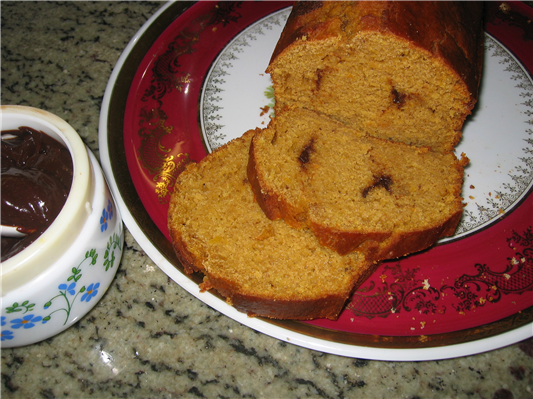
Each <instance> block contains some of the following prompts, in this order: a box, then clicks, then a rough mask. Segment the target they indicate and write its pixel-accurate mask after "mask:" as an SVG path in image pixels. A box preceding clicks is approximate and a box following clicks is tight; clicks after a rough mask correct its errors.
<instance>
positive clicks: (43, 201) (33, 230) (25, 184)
mask: <svg viewBox="0 0 533 399" xmlns="http://www.w3.org/2000/svg"><path fill="white" fill-rule="evenodd" d="M12 136H15V137H12ZM7 137H12V138H7ZM1 169H2V188H1V190H2V191H1V198H2V208H1V212H2V216H1V219H2V224H3V225H7V226H19V227H20V231H21V232H23V233H26V234H27V235H26V236H25V237H23V238H10V237H2V261H4V260H6V259H9V258H10V257H12V256H14V255H16V254H17V253H19V252H20V251H22V250H23V249H24V248H26V247H27V246H28V245H30V244H31V243H32V242H34V241H35V240H36V239H37V238H38V237H39V236H40V235H41V234H42V233H43V232H44V231H45V230H46V229H47V228H48V226H50V224H52V222H53V221H54V219H55V218H56V217H57V215H58V214H59V212H60V211H61V209H62V208H63V205H64V204H65V202H66V200H67V196H68V193H69V191H70V186H71V184H72V158H71V156H70V152H69V150H68V149H67V148H66V147H65V146H64V145H63V144H61V143H60V142H58V141H57V140H55V139H53V138H52V137H50V136H48V135H47V134H46V133H44V132H41V131H37V130H35V129H32V128H29V127H20V128H19V129H18V130H5V131H2V164H1Z"/></svg>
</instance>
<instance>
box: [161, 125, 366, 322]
mask: <svg viewBox="0 0 533 399" xmlns="http://www.w3.org/2000/svg"><path fill="white" fill-rule="evenodd" d="M254 133H255V131H253V130H252V131H249V132H247V133H245V134H244V136H242V137H241V138H238V139H235V140H234V141H231V142H230V143H228V144H226V145H224V146H222V147H220V148H219V149H217V150H216V151H215V152H213V153H211V154H209V155H208V156H207V157H206V158H204V159H203V160H202V161H201V162H199V163H198V164H190V165H188V167H187V168H186V170H185V171H184V172H182V173H181V174H180V176H179V177H178V181H177V183H176V185H175V189H174V192H173V194H172V197H171V202H170V207H169V212H168V228H169V231H170V235H171V239H172V244H173V246H174V248H175V251H176V254H177V256H178V258H179V260H180V262H181V263H182V265H183V266H184V268H185V270H186V272H188V273H192V272H198V271H199V272H202V273H203V274H204V275H205V277H204V283H203V284H202V288H203V289H211V288H213V289H215V290H216V291H218V292H219V293H220V294H221V295H222V296H224V297H225V298H226V300H227V302H228V303H229V304H231V305H233V306H234V307H235V308H236V309H238V310H240V311H242V312H245V313H248V314H249V315H251V316H264V317H269V318H276V319H299V320H308V319H316V318H329V319H336V318H337V317H338V315H339V313H340V312H341V311H342V309H343V307H344V304H345V302H346V300H347V299H348V298H349V296H350V294H351V293H352V291H353V290H354V289H355V287H357V286H358V285H359V284H361V283H362V282H363V281H364V280H365V279H366V278H367V277H368V276H369V275H370V274H371V273H372V272H373V271H374V269H375V267H376V264H375V263H372V262H369V261H367V260H366V259H365V257H364V256H363V255H361V254H359V253H354V254H350V255H347V256H340V255H339V254H337V253H336V252H335V251H333V250H331V249H329V248H326V247H323V246H321V245H320V244H319V243H318V241H317V239H316V238H315V237H314V235H313V234H312V233H311V232H310V231H308V230H297V229H293V228H292V227H289V226H288V225H287V224H286V223H284V222H283V221H277V222H276V221H271V220H269V219H268V218H267V217H266V216H265V215H264V213H263V212H262V210H261V208H260V207H259V205H258V204H257V203H256V202H255V201H254V196H253V193H252V190H251V187H250V184H249V182H248V179H247V176H246V165H247V161H248V150H249V147H250V140H251V138H252V136H253V134H254Z"/></svg>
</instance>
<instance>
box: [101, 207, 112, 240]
mask: <svg viewBox="0 0 533 399" xmlns="http://www.w3.org/2000/svg"><path fill="white" fill-rule="evenodd" d="M111 219H113V204H112V202H111V200H109V199H108V200H107V207H106V208H104V209H103V210H102V216H101V217H100V230H101V231H102V232H104V231H106V230H107V222H108V221H109V220H111Z"/></svg>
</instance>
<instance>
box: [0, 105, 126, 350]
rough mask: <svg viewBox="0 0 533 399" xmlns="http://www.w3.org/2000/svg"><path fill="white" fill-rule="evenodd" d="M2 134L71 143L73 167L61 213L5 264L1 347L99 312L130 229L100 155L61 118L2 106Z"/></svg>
mask: <svg viewBox="0 0 533 399" xmlns="http://www.w3.org/2000/svg"><path fill="white" fill-rule="evenodd" d="M0 123H1V130H2V131H4V130H14V129H18V128H19V127H21V126H28V127H31V128H33V129H35V130H40V131H43V132H44V133H46V134H48V135H49V136H51V137H53V138H55V139H56V140H58V141H59V142H61V143H63V144H64V145H65V146H66V147H67V148H68V149H69V151H70V155H71V157H72V162H73V167H74V168H73V179H72V186H71V189H70V192H69V195H68V197H67V200H66V202H65V205H64V206H63V208H62V210H61V212H60V213H59V215H58V216H57V218H56V219H55V220H54V221H53V223H52V224H51V225H50V226H49V227H48V229H47V230H46V231H45V232H44V233H43V234H42V235H41V236H40V237H39V238H38V239H37V240H36V241H34V242H33V243H32V244H31V245H29V246H28V247H27V248H25V249H24V250H23V251H21V252H19V253H18V254H16V255H14V256H13V257H11V258H9V259H7V260H6V261H4V262H2V263H1V278H2V293H1V300H0V313H1V327H0V331H1V342H0V344H1V347H2V348H9V347H16V346H23V345H28V344H32V343H35V342H39V341H42V340H44V339H46V338H49V337H52V336H54V335H56V334H58V333H60V332H61V331H63V330H65V329H67V328H68V327H70V326H71V325H72V324H74V323H76V322H77V321H78V320H79V319H80V318H81V317H83V316H84V315H85V314H86V313H87V312H88V311H89V310H90V309H92V308H93V307H94V306H95V305H96V303H97V302H98V301H99V300H100V298H101V297H102V296H103V295H104V293H105V292H106V290H107V288H108V287H109V285H110V284H111V281H112V280H113V278H114V276H115V274H116V272H117V269H118V266H119V263H120V259H121V257H122V249H123V245H124V230H123V224H122V218H121V215H120V212H119V210H118V208H117V207H116V206H115V201H114V200H113V198H112V196H111V193H110V191H109V189H108V186H107V183H106V181H105V178H104V175H103V173H102V170H101V168H100V165H99V164H98V161H97V159H96V157H95V156H94V155H93V154H92V152H91V151H90V150H89V149H88V148H87V147H86V146H85V144H84V143H83V141H82V140H81V138H80V136H79V135H78V134H77V133H76V131H75V130H74V129H73V128H72V127H71V126H70V125H69V124H68V123H66V122H65V121H64V120H62V119H61V118H59V117H57V116H55V115H53V114H51V113H49V112H46V111H43V110H39V109H36V108H31V107H23V106H10V105H6V106H1V107H0Z"/></svg>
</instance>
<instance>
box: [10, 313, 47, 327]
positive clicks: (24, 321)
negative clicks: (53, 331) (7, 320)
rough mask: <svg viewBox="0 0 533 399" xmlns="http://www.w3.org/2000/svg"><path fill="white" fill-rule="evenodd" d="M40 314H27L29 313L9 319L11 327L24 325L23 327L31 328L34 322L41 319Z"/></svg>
mask: <svg viewBox="0 0 533 399" xmlns="http://www.w3.org/2000/svg"><path fill="white" fill-rule="evenodd" d="M42 319H43V318H42V316H35V315H33V314H29V315H26V316H24V317H23V318H21V319H13V320H11V324H12V325H11V328H15V329H17V328H20V327H24V328H25V329H27V328H32V327H35V323H38V322H40V321H41V320H42Z"/></svg>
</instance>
